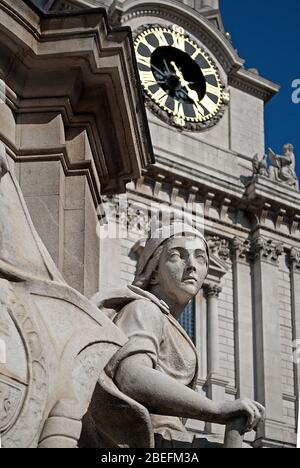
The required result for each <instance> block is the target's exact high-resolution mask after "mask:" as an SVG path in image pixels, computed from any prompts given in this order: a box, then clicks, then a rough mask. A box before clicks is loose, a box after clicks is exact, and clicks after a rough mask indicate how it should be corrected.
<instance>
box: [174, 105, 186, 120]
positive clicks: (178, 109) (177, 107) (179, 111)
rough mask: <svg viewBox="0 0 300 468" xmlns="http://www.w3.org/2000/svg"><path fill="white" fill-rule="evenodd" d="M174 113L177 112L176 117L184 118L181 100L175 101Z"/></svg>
mask: <svg viewBox="0 0 300 468" xmlns="http://www.w3.org/2000/svg"><path fill="white" fill-rule="evenodd" d="M174 113H175V114H177V116H178V117H180V118H182V119H185V113H184V108H183V105H182V103H181V102H179V101H175V109H174Z"/></svg>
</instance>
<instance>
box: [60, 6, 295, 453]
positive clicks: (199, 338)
mask: <svg viewBox="0 0 300 468" xmlns="http://www.w3.org/2000/svg"><path fill="white" fill-rule="evenodd" d="M52 3H53V8H56V9H57V8H66V6H69V7H70V8H74V7H75V8H79V7H80V5H85V6H91V7H96V6H104V7H105V8H107V10H108V12H109V15H110V18H111V22H112V23H113V24H114V25H118V26H120V25H121V26H130V27H131V29H132V31H133V36H134V38H135V40H136V41H139V38H141V36H140V35H141V34H144V33H145V34H146V33H147V31H148V32H149V31H150V30H151V28H156V30H157V31H158V32H157V34H158V36H157V37H158V39H157V41H158V42H156V43H155V42H154V43H152V44H151V43H150V44H149V43H148V45H147V43H146V42H147V38H146V39H145V40H146V42H145V40H144V39H140V42H136V44H141V43H143V45H142V46H137V47H139V49H138V48H137V53H138V54H139V55H138V56H137V59H138V68H139V71H140V75H141V80H142V82H143V81H144V89H145V102H146V106H147V109H148V111H147V113H148V120H149V124H150V130H151V135H152V142H153V146H154V152H155V157H156V165H154V166H152V167H151V168H150V169H148V170H147V171H144V174H143V178H141V179H140V180H139V181H138V182H137V183H136V184H133V183H132V184H130V185H129V186H128V196H129V215H130V216H129V226H130V234H129V236H128V238H124V239H122V240H121V241H120V240H114V239H105V240H102V242H101V246H100V285H99V287H100V289H102V288H107V287H113V286H116V285H117V286H119V285H122V284H126V283H130V282H131V281H132V279H133V276H134V272H135V265H136V260H137V255H138V253H139V251H140V249H141V248H142V244H141V242H140V237H141V236H140V233H139V232H138V229H137V226H138V225H139V224H140V221H141V216H143V213H144V212H145V211H146V210H147V209H150V206H151V203H152V204H153V203H166V204H168V205H169V206H173V207H176V206H178V207H180V206H184V205H185V204H187V203H188V202H190V203H197V204H200V205H201V206H202V207H203V211H204V217H205V234H206V236H207V238H208V240H209V243H210V247H211V253H212V263H211V269H210V273H209V277H208V280H207V283H206V286H205V290H204V293H203V294H200V295H199V297H198V298H197V300H196V301H195V303H194V304H191V306H190V307H189V310H187V312H186V314H185V317H184V320H185V326H186V328H187V330H188V331H189V332H190V334H191V335H192V337H193V339H194V340H195V342H196V345H197V348H198V350H199V357H200V363H201V368H200V378H199V381H198V386H199V391H203V392H205V393H206V394H207V395H208V396H209V397H211V398H213V399H215V400H216V401H222V400H223V399H224V398H225V399H229V400H232V399H235V398H239V397H249V398H252V399H256V400H258V401H260V403H262V404H264V405H265V406H266V411H267V419H266V423H265V425H264V427H262V428H261V429H260V431H259V433H258V434H252V435H251V437H250V438H249V442H253V441H254V444H255V446H256V447H294V446H295V442H296V412H297V406H298V401H297V395H298V394H299V384H300V373H299V369H297V367H296V365H295V364H293V361H292V353H293V342H294V340H295V339H296V338H297V337H298V338H299V337H300V297H299V290H300V230H299V227H300V209H299V206H300V194H299V191H298V185H297V180H296V176H295V167H294V165H293V150H292V148H291V147H288V148H287V147H285V150H284V151H285V153H284V156H285V161H286V163H287V166H285V165H284V163H283V160H282V159H280V157H279V156H276V155H274V154H273V153H270V158H271V160H270V161H269V162H267V160H266V158H265V156H264V154H265V130H264V106H265V104H266V103H267V102H268V101H269V100H270V99H271V98H272V97H273V96H274V95H276V93H277V92H278V91H279V87H278V86H277V85H276V84H274V83H272V82H270V81H269V80H268V79H266V78H263V77H261V76H259V74H258V73H257V71H256V70H254V69H251V70H248V69H246V68H245V67H244V60H243V59H242V58H241V57H239V56H238V54H237V52H236V50H235V48H234V46H233V45H232V43H231V41H230V36H229V35H228V34H226V33H225V31H224V28H223V24H222V19H221V15H220V11H219V1H218V0H183V1H182V0H181V1H179V0H178V1H176V0H160V1H158V0H152V1H151V2H149V1H143V0H140V1H138V0H115V1H103V2H101V1H96V0H84V1H83V0H82V1H79V0H76V1H75V0H72V1H71V0H70V1H64V2H62V1H59V2H57V1H56V2H52ZM161 31H165V32H164V33H163V34H165V33H166V34H169V35H171V36H172V34H173V33H175V36H176V37H179V39H178V41H179V42H178V43H177V45H178V47H179V49H180V54H177V55H176V57H179V55H180V56H181V57H183V56H182V54H183V53H186V52H187V49H188V48H189V47H188V46H187V45H183V42H182V37H184V38H188V40H189V41H190V42H189V43H190V44H194V45H193V47H195V46H196V48H195V49H194V50H193V51H192V52H190V56H191V55H192V56H193V58H194V60H196V61H197V60H198V66H200V68H201V70H202V71H201V73H202V75H201V77H202V78H201V79H202V84H203V83H204V84H203V86H204V88H202V90H203V89H204V91H203V94H201V91H200V88H199V90H198V97H199V96H200V94H201V96H200V97H201V99H202V101H201V100H200V101H201V102H202V104H201V102H199V103H198V104H199V105H197V103H196V97H195V87H194V88H193V86H194V84H193V81H192V79H191V78H190V80H188V79H187V78H186V76H187V75H185V73H188V71H186V72H185V71H184V70H185V69H186V70H187V69H188V67H187V65H185V63H188V62H184V60H185V59H183V58H182V64H181V66H179V65H178V66H176V73H175V68H174V70H173V76H175V75H176V76H175V78H177V82H176V83H177V84H175V87H176V86H179V84H178V80H179V81H180V83H181V86H182V87H183V88H184V89H183V94H184V95H185V98H184V97H183V95H182V94H181V98H180V99H182V102H185V106H184V105H182V106H180V102H179V104H174V105H173V104H172V105H171V103H170V101H168V98H167V97H166V96H165V94H164V93H162V91H159V89H157V88H155V86H156V83H154V82H153V81H151V80H153V77H154V79H156V80H158V81H159V76H160V75H159V74H158V75H157V73H158V72H157V70H156V73H154V69H153V64H154V67H156V69H157V64H158V63H159V57H163V55H162V54H161V55H159V54H160V52H157V51H156V49H157V48H159V47H161V48H163V46H164V47H165V48H169V49H170V47H169V46H170V43H168V44H167V43H166V36H165V38H162V36H161V35H160V33H161ZM146 35H147V34H146ZM175 36H174V37H175ZM145 37H146V36H145ZM168 37H169V36H168ZM149 40H150V39H149ZM160 41H161V43H160ZM175 41H176V39H174V42H175ZM167 42H168V41H167ZM185 44H187V43H185ZM158 46H159V47H158ZM143 47H146V49H145V48H143ZM198 48H199V49H198ZM197 51H198V55H197ZM199 51H201V53H200V55H199ZM169 53H170V54H171V52H170V50H169ZM181 53H182V54H181ZM143 54H144V59H143V56H142V55H143ZM147 54H148V55H147ZM153 54H156V58H155V60H156V59H157V60H158V62H155V61H154V62H153V60H154V58H153V57H152V55H153ZM141 56H142V58H141ZM168 57H170V55H169V56H168ZM165 59H166V56H165ZM171 60H172V61H176V60H175V58H174V59H171ZM178 60H179V61H180V59H178ZM186 60H188V59H186ZM201 60H202V62H201ZM203 60H204V62H205V63H206V65H205V64H203ZM207 63H208V64H209V66H208V65H207ZM143 64H144V65H143ZM149 64H150V67H151V70H149V71H147V66H148V65H149ZM175 65H176V63H175ZM143 66H146V68H143ZM185 67H187V68H185ZM195 70H196V69H195ZM212 70H214V73H212ZM149 72H151V73H152V75H149ZM147 73H148V74H147ZM195 73H196V72H195ZM183 75H185V76H183ZM209 77H210V78H209ZM147 79H148V80H149V79H150V81H148V83H147ZM199 79H200V78H199ZM182 83H183V85H182ZM191 83H192V84H191ZM216 83H220V86H221V88H220V89H221V91H220V92H219V94H218V99H219V101H218V103H219V104H220V106H219V107H218V108H217V109H216V108H215V107H214V106H213V104H212V102H216V98H214V97H213V95H214V93H217V91H216V88H217V87H218V86H217V84H216ZM151 85H152V88H151ZM191 86H192V88H191ZM173 91H174V90H173ZM174 93H175V95H177V94H176V93H177V91H176V90H175V91H174ZM186 96H187V97H186ZM205 96H206V97H205ZM207 98H208V99H207ZM199 99H200V98H199ZM203 99H206V104H207V106H208V107H206V108H205V109H204V110H203V105H204V104H203ZM168 102H169V104H167V103H168ZM182 102H181V104H182ZM168 106H169V107H168ZM191 106H192V107H194V106H196V108H197V109H198V112H196V111H194V112H195V113H196V117H198V121H197V119H196V118H195V119H194V121H191V120H189V119H188V116H191V115H194V114H189V112H192V110H191ZM204 107H205V106H204ZM209 107H210V109H209ZM189 109H190V110H189ZM197 109H196V110H197ZM199 113H200V116H199ZM201 116H202V117H201ZM204 117H205V118H204ZM284 138H285V135H282V139H283V140H284ZM270 162H271V168H270V167H269V165H270ZM110 202H111V203H112V202H113V201H112V200H110ZM192 211H193V210H192ZM192 214H193V213H192ZM111 258H114V261H113V262H112V261H111ZM108 266H109V268H108ZM189 425H190V427H191V428H192V429H193V430H194V431H199V432H204V433H210V434H215V435H216V436H220V437H221V436H222V428H220V427H218V426H216V425H211V424H207V425H204V424H202V423H195V422H190V423H189Z"/></svg>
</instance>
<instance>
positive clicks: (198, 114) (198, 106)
mask: <svg viewBox="0 0 300 468" xmlns="http://www.w3.org/2000/svg"><path fill="white" fill-rule="evenodd" d="M193 108H194V112H195V115H196V119H198V120H202V117H204V115H205V111H204V109H203V107H202V106H201V104H200V103H199V102H196V104H194V106H193Z"/></svg>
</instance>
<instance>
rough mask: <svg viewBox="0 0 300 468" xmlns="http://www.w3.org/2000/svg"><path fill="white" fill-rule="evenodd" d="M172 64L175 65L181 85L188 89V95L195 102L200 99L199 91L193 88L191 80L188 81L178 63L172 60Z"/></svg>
mask: <svg viewBox="0 0 300 468" xmlns="http://www.w3.org/2000/svg"><path fill="white" fill-rule="evenodd" d="M171 65H172V66H173V67H174V70H175V73H176V76H177V78H179V80H180V83H181V85H182V86H184V88H185V89H186V90H187V94H188V97H189V98H190V99H191V100H192V101H195V102H196V101H198V99H199V96H198V93H197V91H194V90H193V89H191V88H190V86H189V81H186V79H185V78H184V76H183V73H182V72H181V71H180V70H179V68H178V67H177V65H176V63H175V62H171Z"/></svg>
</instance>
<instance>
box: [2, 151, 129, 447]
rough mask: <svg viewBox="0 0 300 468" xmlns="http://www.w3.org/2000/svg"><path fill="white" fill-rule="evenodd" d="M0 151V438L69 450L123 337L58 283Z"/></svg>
mask: <svg viewBox="0 0 300 468" xmlns="http://www.w3.org/2000/svg"><path fill="white" fill-rule="evenodd" d="M11 164H12V162H11V161H10V160H9V158H8V157H7V156H6V154H5V149H4V146H3V145H1V147H0V235H1V237H0V350H1V355H0V357H1V359H0V433H1V438H2V447H6V448H35V447H43V448H59V447H63V448H72V447H76V446H77V443H78V439H79V437H80V433H81V426H82V424H81V421H82V418H83V416H84V414H85V413H86V411H87V409H88V406H89V403H90V400H91V397H92V393H93V390H94V387H95V384H96V381H97V378H98V376H99V374H100V373H101V371H102V369H103V368H104V367H105V366H106V364H107V363H108V362H109V360H110V359H111V357H112V356H113V355H114V354H115V352H116V351H118V349H119V348H120V347H121V346H122V345H124V343H125V342H126V338H125V337H124V335H123V333H121V332H120V331H119V330H118V329H117V327H115V326H114V325H113V324H112V323H111V322H110V321H109V320H108V319H107V318H106V317H105V316H104V314H101V313H100V312H99V310H97V308H96V307H95V306H93V305H92V304H91V303H90V302H89V301H88V300H87V299H86V298H85V297H83V296H82V295H81V294H79V293H78V292H77V291H75V290H73V289H71V288H70V287H69V286H67V284H66V283H65V282H64V280H63V279H62V277H61V276H60V273H59V271H58V269H57V268H56V266H55V265H54V263H53V261H52V259H51V258H50V256H49V254H48V252H47V251H46V249H45V247H44V245H43V243H42V242H41V240H40V238H39V237H38V234H37V232H36V230H35V228H34V227H33V224H32V222H31V219H30V216H29V214H28V211H27V208H26V205H25V202H24V199H23V196H22V194H21V191H20V188H19V185H18V182H17V180H16V178H15V176H14V174H13V169H12V167H10V166H11Z"/></svg>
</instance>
